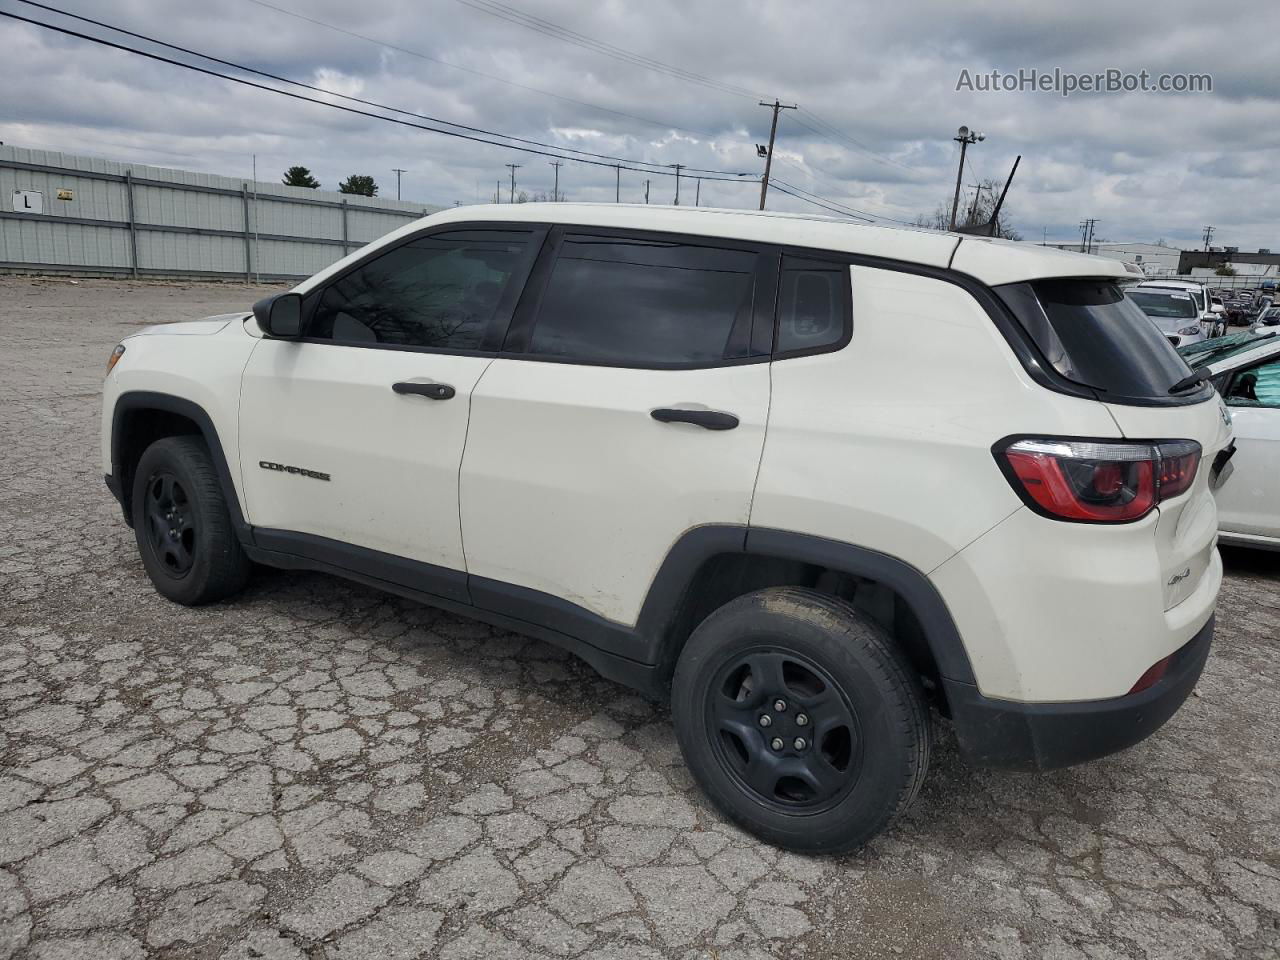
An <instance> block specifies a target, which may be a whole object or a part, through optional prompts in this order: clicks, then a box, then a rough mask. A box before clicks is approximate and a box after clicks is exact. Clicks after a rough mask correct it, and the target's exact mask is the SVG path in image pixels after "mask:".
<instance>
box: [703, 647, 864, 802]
mask: <svg viewBox="0 0 1280 960" xmlns="http://www.w3.org/2000/svg"><path fill="white" fill-rule="evenodd" d="M706 709H707V719H706V723H707V726H708V728H709V729H714V730H715V731H716V732H717V733H718V734H719V737H718V739H717V740H716V743H715V746H716V756H717V758H718V759H719V760H720V762H721V763H722V764H723V765H724V767H725V769H726V770H727V771H728V772H729V774H730V775H731V776H733V777H734V778H736V779H737V780H738V781H739V783H741V785H742V786H743V787H744V788H745V789H747V790H750V791H751V792H753V793H754V794H755V795H756V796H757V797H758V798H759V799H760V801H761V802H763V803H765V804H767V805H769V806H771V807H774V808H775V809H778V810H780V811H784V812H800V811H804V812H816V811H818V810H824V809H827V808H829V807H830V806H832V805H833V804H836V803H838V802H839V801H840V800H841V799H842V798H843V797H844V795H845V794H847V793H848V792H849V791H850V790H852V789H853V787H854V785H855V784H856V783H857V780H858V770H859V767H860V766H861V762H862V740H863V738H862V733H861V727H860V726H859V724H858V719H857V716H856V714H855V713H854V709H853V705H852V704H851V703H850V702H849V698H848V697H847V696H846V695H845V693H844V692H843V691H842V690H841V689H840V687H839V686H838V685H837V683H836V681H835V680H834V679H833V678H832V677H831V675H830V673H828V672H827V671H826V670H825V669H824V668H823V667H822V666H820V665H819V664H817V663H815V662H814V661H812V660H811V659H809V658H808V657H804V656H801V655H800V654H798V653H795V652H792V651H788V650H786V649H784V648H777V647H769V646H761V647H756V648H752V649H750V650H748V651H745V652H744V653H742V654H740V655H738V656H735V657H732V658H730V659H729V660H728V662H727V663H726V664H725V665H724V666H723V667H721V669H720V671H719V673H718V674H717V675H716V678H715V679H714V680H713V681H712V696H709V697H707V698H706Z"/></svg>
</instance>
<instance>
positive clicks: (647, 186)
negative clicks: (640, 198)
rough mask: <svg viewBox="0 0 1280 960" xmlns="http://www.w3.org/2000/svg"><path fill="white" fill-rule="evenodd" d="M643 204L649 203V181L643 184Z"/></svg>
mask: <svg viewBox="0 0 1280 960" xmlns="http://www.w3.org/2000/svg"><path fill="white" fill-rule="evenodd" d="M644 202H645V203H648V202H649V181H648V180H646V181H645V182H644Z"/></svg>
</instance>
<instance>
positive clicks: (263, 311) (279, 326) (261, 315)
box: [253, 293, 302, 340]
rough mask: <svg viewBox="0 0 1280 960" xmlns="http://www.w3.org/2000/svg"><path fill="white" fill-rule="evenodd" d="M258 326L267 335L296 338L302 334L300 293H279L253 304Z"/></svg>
mask: <svg viewBox="0 0 1280 960" xmlns="http://www.w3.org/2000/svg"><path fill="white" fill-rule="evenodd" d="M253 317H254V319H255V320H257V321H258V328H259V329H260V330H262V332H263V333H265V334H266V335H267V336H269V337H277V338H279V339H281V340H296V339H297V338H298V337H300V336H302V295H301V294H299V293H280V294H276V296H274V297H267V298H265V299H263V300H259V301H258V302H257V303H255V304H254V305H253Z"/></svg>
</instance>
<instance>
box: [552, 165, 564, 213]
mask: <svg viewBox="0 0 1280 960" xmlns="http://www.w3.org/2000/svg"><path fill="white" fill-rule="evenodd" d="M551 166H553V167H555V168H556V185H555V186H554V187H552V188H551V201H552V202H553V203H555V202H558V201H559V199H560V168H561V167H563V166H564V164H563V163H562V162H561V161H559V160H552V161H551Z"/></svg>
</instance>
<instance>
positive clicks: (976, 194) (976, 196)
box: [969, 183, 982, 226]
mask: <svg viewBox="0 0 1280 960" xmlns="http://www.w3.org/2000/svg"><path fill="white" fill-rule="evenodd" d="M969 186H971V187H973V204H972V205H971V206H970V207H969V226H973V225H974V224H975V223H977V222H978V203H979V202H980V201H981V200H982V184H980V183H971V184H969Z"/></svg>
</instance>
